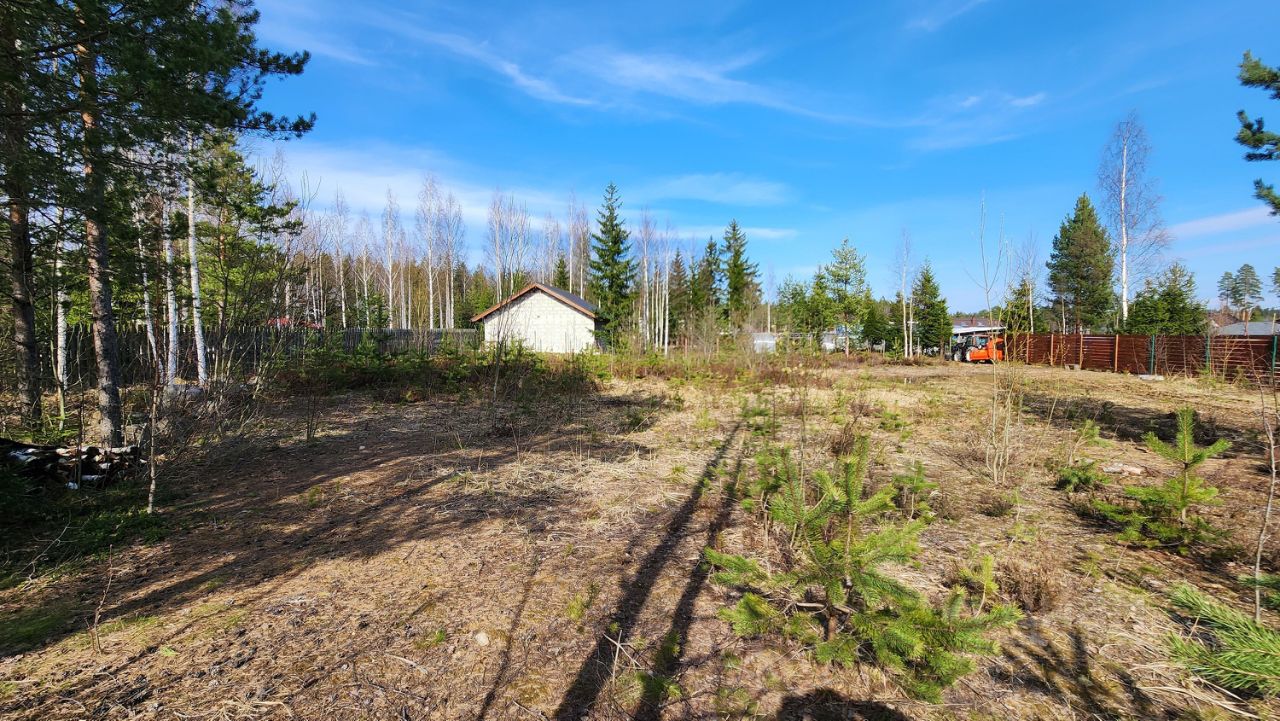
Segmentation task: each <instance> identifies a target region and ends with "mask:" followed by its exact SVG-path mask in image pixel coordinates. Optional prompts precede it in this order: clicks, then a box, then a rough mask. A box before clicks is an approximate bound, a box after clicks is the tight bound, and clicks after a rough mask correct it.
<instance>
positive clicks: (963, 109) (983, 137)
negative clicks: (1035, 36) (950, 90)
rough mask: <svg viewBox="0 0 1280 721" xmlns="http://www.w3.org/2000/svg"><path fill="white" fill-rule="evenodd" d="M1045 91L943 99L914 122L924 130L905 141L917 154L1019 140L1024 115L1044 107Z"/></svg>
mask: <svg viewBox="0 0 1280 721" xmlns="http://www.w3.org/2000/svg"><path fill="white" fill-rule="evenodd" d="M1048 99H1049V94H1048V93H1047V92H1045V91H1038V92H1034V93H1029V94H1026V95H1016V94H1013V93H1009V92H1005V91H985V92H980V93H969V94H959V95H949V96H943V97H941V98H938V99H936V100H934V101H933V102H932V103H931V108H930V109H929V110H927V111H926V112H925V113H924V114H923V115H922V116H921V119H920V122H919V123H918V124H919V125H920V126H923V127H925V128H927V130H925V131H924V132H923V133H921V134H920V135H918V136H917V137H915V138H913V139H911V140H909V141H908V146H909V147H911V148H912V149H914V150H917V151H926V152H927V151H936V150H953V149H958V148H972V147H979V146H983V145H994V144H996V143H1002V142H1005V141H1007V140H1012V139H1014V138H1017V137H1020V136H1021V135H1022V134H1024V133H1025V132H1027V128H1028V127H1029V126H1028V125H1027V124H1025V123H1022V122H1021V119H1022V117H1023V115H1024V114H1026V113H1029V112H1032V111H1033V109H1035V108H1038V107H1040V106H1041V105H1044V104H1045V102H1046V101H1047V100H1048Z"/></svg>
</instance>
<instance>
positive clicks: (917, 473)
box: [893, 461, 938, 521]
mask: <svg viewBox="0 0 1280 721" xmlns="http://www.w3.org/2000/svg"><path fill="white" fill-rule="evenodd" d="M893 487H894V489H895V491H896V493H895V499H894V500H895V501H896V502H897V504H898V508H900V509H902V515H903V516H904V517H906V519H907V520H908V521H910V520H912V519H914V518H916V517H917V516H921V517H924V518H932V517H933V510H932V509H931V508H930V507H929V501H928V498H929V494H930V493H932V492H933V491H935V490H937V488H938V484H936V483H933V482H931V481H930V480H929V479H927V478H925V476H924V464H923V463H921V462H920V461H916V462H915V463H914V464H912V466H911V471H910V472H909V473H901V474H898V475H896V476H894V477H893Z"/></svg>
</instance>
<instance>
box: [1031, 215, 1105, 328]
mask: <svg viewBox="0 0 1280 721" xmlns="http://www.w3.org/2000/svg"><path fill="white" fill-rule="evenodd" d="M1047 265H1048V268H1049V288H1050V289H1051V290H1052V291H1053V293H1054V296H1055V298H1054V301H1055V304H1056V305H1058V307H1059V308H1060V309H1061V310H1062V311H1063V314H1064V315H1065V316H1066V322H1067V324H1068V326H1069V327H1070V329H1071V330H1074V331H1075V332H1077V333H1082V332H1084V331H1085V330H1088V329H1097V328H1101V327H1102V326H1104V325H1106V323H1107V320H1108V318H1109V317H1110V314H1111V310H1112V308H1113V307H1114V305H1115V292H1114V291H1113V289H1112V285H1111V281H1112V269H1113V267H1114V265H1115V263H1114V260H1113V259H1112V256H1111V243H1110V241H1109V240H1108V239H1107V233H1106V231H1105V230H1103V228H1102V224H1101V223H1099V222H1098V214H1097V212H1096V211H1095V210H1094V208H1093V203H1091V202H1090V201H1089V196H1088V195H1087V194H1081V195H1080V197H1079V199H1077V200H1076V207H1075V211H1074V212H1073V213H1072V214H1071V216H1069V217H1068V218H1067V219H1066V220H1065V221H1063V223H1062V227H1061V228H1060V229H1059V230H1058V234H1057V235H1056V236H1054V239H1053V254H1052V255H1051V256H1050V258H1049V262H1048V264H1047Z"/></svg>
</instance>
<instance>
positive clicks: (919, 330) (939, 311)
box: [911, 261, 951, 349]
mask: <svg viewBox="0 0 1280 721" xmlns="http://www.w3.org/2000/svg"><path fill="white" fill-rule="evenodd" d="M911 304H912V306H913V307H914V310H915V312H914V317H915V321H916V337H917V338H919V339H920V341H921V344H922V345H923V346H924V347H925V348H932V347H935V346H936V347H937V348H939V349H941V348H945V347H946V345H947V341H948V340H949V339H950V338H951V314H950V313H948V312H947V301H946V299H945V298H943V297H942V291H941V289H940V288H939V287H938V281H937V280H936V279H935V278H934V277H933V267H932V266H930V264H929V263H928V261H926V262H925V264H924V265H923V266H922V267H921V268H920V272H919V273H918V274H917V275H916V281H915V285H914V286H913V288H912V290H911Z"/></svg>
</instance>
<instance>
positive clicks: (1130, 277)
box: [1098, 113, 1169, 320]
mask: <svg viewBox="0 0 1280 721" xmlns="http://www.w3.org/2000/svg"><path fill="white" fill-rule="evenodd" d="M1150 156H1151V145H1150V143H1149V142H1148V140H1147V131H1146V129H1145V128H1144V127H1143V125H1142V122H1141V121H1140V120H1139V119H1138V116H1137V114H1136V113H1130V114H1129V115H1128V116H1127V117H1126V118H1125V119H1124V120H1121V121H1120V122H1119V123H1117V124H1116V129H1115V132H1114V133H1112V135H1111V140H1110V141H1108V143H1107V145H1106V147H1105V149H1104V150H1103V152H1102V163H1101V165H1100V166H1099V169H1098V185H1099V187H1100V188H1101V189H1102V196H1103V197H1102V202H1103V209H1104V212H1105V213H1106V215H1107V218H1108V222H1109V224H1110V225H1111V230H1112V242H1113V243H1114V244H1115V254H1116V260H1117V261H1118V262H1117V263H1116V265H1117V268H1118V272H1119V274H1120V319H1121V320H1128V318H1129V288H1130V287H1132V285H1134V283H1133V281H1134V280H1135V279H1136V278H1141V277H1143V276H1144V275H1147V274H1149V273H1150V272H1152V271H1153V270H1154V265H1155V263H1156V262H1157V261H1158V259H1159V257H1160V253H1161V251H1163V250H1164V248H1165V247H1166V246H1168V244H1169V234H1168V232H1167V231H1166V230H1165V227H1164V222H1163V221H1162V220H1161V218H1160V195H1159V193H1157V191H1156V183H1155V181H1154V180H1153V179H1152V178H1150V177H1148V176H1147V164H1148V161H1149V160H1150Z"/></svg>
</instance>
